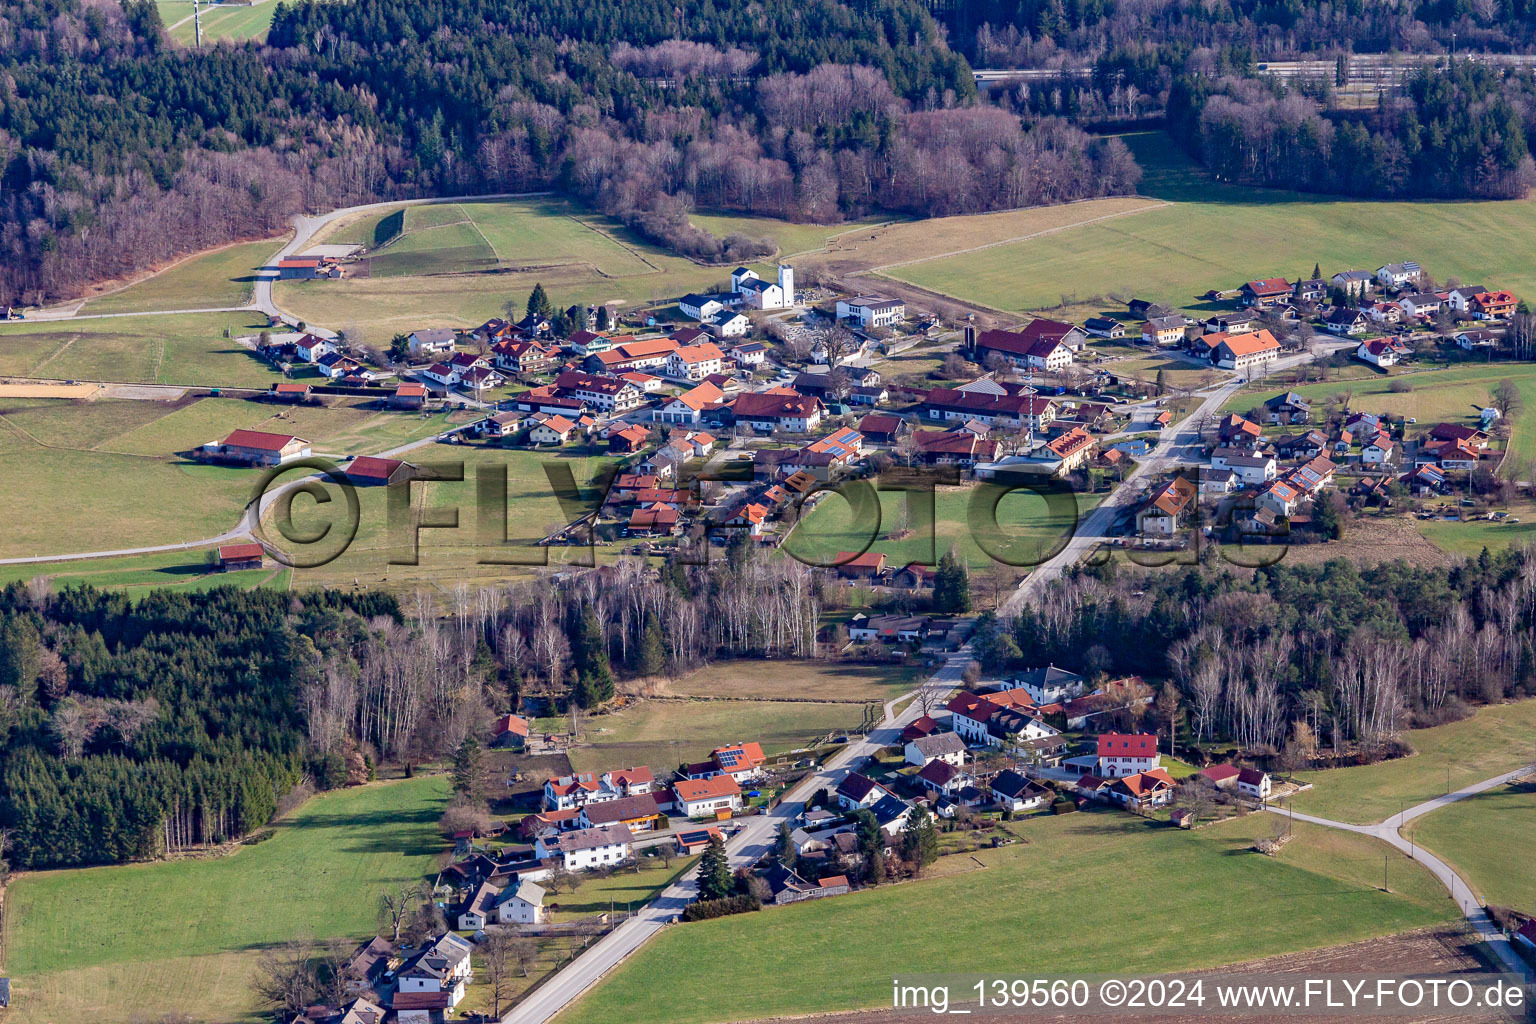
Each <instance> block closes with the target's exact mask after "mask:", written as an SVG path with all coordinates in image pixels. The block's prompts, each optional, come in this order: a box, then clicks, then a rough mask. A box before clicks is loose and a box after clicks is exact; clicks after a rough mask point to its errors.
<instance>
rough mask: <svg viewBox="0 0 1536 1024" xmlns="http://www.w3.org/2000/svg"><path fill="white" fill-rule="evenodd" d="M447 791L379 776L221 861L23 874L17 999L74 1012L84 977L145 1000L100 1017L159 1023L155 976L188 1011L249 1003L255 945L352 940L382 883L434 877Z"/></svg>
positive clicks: (16, 911) (32, 1007) (11, 899)
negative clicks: (52, 1001) (135, 1015)
mask: <svg viewBox="0 0 1536 1024" xmlns="http://www.w3.org/2000/svg"><path fill="white" fill-rule="evenodd" d="M447 792H448V787H447V783H446V781H445V780H444V779H443V778H441V777H423V778H417V779H412V780H408V781H404V782H392V783H376V784H373V785H370V786H366V787H363V788H359V789H351V790H345V791H341V792H338V793H332V794H327V795H323V796H319V797H316V798H315V799H313V800H311V801H309V802H308V803H306V804H304V805H303V806H302V807H300V808H299V809H298V810H297V811H295V812H294V813H293V814H291V815H290V816H289V817H288V818H286V819H284V820H283V821H282V822H280V823H278V824H277V825H276V826H275V827H274V828H273V830H272V836H271V838H269V839H267V840H266V841H265V842H260V843H257V844H255V845H251V846H246V847H241V848H240V849H239V850H238V852H236V853H234V854H231V855H229V856H226V857H218V858H213V859H208V860H184V861H174V862H161V863H155V864H142V865H129V866H123V867H108V868H90V869H85V870H75V871H47V872H40V873H36V874H31V875H26V876H24V877H22V878H20V879H18V880H16V881H15V882H13V883H12V885H11V886H10V888H9V890H8V893H7V900H6V915H5V925H6V950H7V959H6V968H7V970H8V972H9V973H10V974H11V975H12V976H13V978H14V984H15V986H16V999H15V1003H16V1005H18V1006H20V1005H23V1004H26V1005H28V1012H29V1013H30V1014H31V1015H32V1019H34V1020H38V1021H45V1020H66V1019H79V1018H77V1017H73V1016H71V1014H69V1013H67V1012H65V1008H66V1007H68V1006H70V1005H74V1003H72V1002H71V1001H72V1000H75V1001H78V1000H79V999H81V998H82V996H83V995H84V994H83V993H80V992H79V991H78V989H77V987H76V986H77V985H78V984H80V983H82V982H87V981H88V983H90V984H93V985H97V986H100V987H98V988H97V989H95V990H94V992H93V997H94V998H95V999H96V1000H97V1003H96V1005H95V1006H94V1007H92V1009H93V1010H96V1011H106V1010H108V1005H107V1004H108V1002H109V1000H108V998H107V993H110V992H117V993H130V992H142V994H143V998H144V999H145V1000H146V1005H143V1006H140V1007H137V1008H133V1007H113V1008H111V1010H110V1012H112V1013H114V1014H121V1016H113V1017H112V1018H110V1019H113V1020H128V1019H131V1011H133V1010H135V1009H136V1010H137V1011H138V1012H142V1013H144V1014H145V1017H144V1019H150V1018H151V1014H150V1013H149V1011H151V1010H153V1015H152V1016H153V1019H160V1015H161V1014H163V1013H164V1012H166V1011H168V1010H169V1009H171V1007H170V1006H168V1005H167V1003H166V1002H165V1001H160V1000H158V998H157V992H158V991H159V988H158V986H157V985H156V984H155V983H156V982H163V983H164V984H165V985H166V986H169V988H168V991H169V992H171V993H185V998H187V999H188V1000H189V1002H194V1003H195V1004H196V1005H195V1008H191V1007H189V1008H188V1010H187V1011H185V1012H189V1013H193V1014H195V1015H197V1016H198V1018H199V1019H209V1018H210V1017H212V1019H224V1018H223V1017H222V1016H219V1011H220V1010H221V1009H231V1008H235V1007H239V1006H242V1005H243V1006H244V1008H245V1009H247V1010H249V1009H250V1006H249V1003H248V1002H246V1001H245V999H246V992H245V988H244V985H245V979H248V978H249V976H250V974H249V971H250V968H251V966H252V965H253V962H254V958H253V951H257V950H260V949H261V948H262V947H264V946H267V945H270V944H273V943H279V942H283V941H285V940H287V939H289V938H292V937H294V936H308V937H312V938H315V939H325V938H333V937H335V938H346V939H361V938H363V937H365V936H367V935H370V934H372V933H373V930H374V928H375V924H376V910H377V907H378V894H379V891H380V890H381V889H382V888H383V887H384V886H385V885H388V884H390V883H394V882H401V881H414V880H415V879H418V878H420V877H422V876H424V875H426V874H429V873H431V871H432V866H433V862H434V860H435V858H436V856H437V854H438V853H439V852H440V851H441V850H442V849H443V841H442V839H441V837H440V836H439V834H438V831H437V827H436V822H437V818H438V816H439V815H440V814H441V810H442V805H443V804H444V802H445V801H446V800H447ZM189 969H193V970H194V972H195V973H193V974H192V976H191V979H189V978H188V977H186V976H185V974H184V972H186V971H187V970H189ZM192 979H195V980H196V982H197V984H196V985H195V987H194V986H193V985H192V984H190V983H189V982H190V981H191V980H192ZM34 996H36V997H37V998H38V999H41V1000H44V1001H45V1002H43V1003H41V1004H40V1003H38V1002H34V1001H33V997H34ZM49 998H56V999H57V1000H59V1003H58V1005H56V1006H53V1005H48V1004H47V1003H46V1000H47V999H49ZM205 1014H206V1015H207V1016H204V1015H205ZM94 1019H103V1020H105V1019H109V1018H106V1017H99V1018H94Z"/></svg>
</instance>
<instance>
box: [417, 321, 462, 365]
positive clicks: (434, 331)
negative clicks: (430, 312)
mask: <svg viewBox="0 0 1536 1024" xmlns="http://www.w3.org/2000/svg"><path fill="white" fill-rule="evenodd" d="M455 337H456V334H455V332H454V330H453V328H451V327H428V328H425V329H423V330H419V331H412V332H411V333H410V334H407V335H406V336H405V342H406V351H407V352H409V353H410V356H411V358H412V359H426V358H428V357H430V356H440V355H443V354H445V353H448V352H452V351H453V341H454V338H455Z"/></svg>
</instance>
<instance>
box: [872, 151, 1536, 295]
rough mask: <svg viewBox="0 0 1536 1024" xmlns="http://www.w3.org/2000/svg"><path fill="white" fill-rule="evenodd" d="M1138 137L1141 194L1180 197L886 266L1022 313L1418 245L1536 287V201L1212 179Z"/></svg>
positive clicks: (1442, 264)
mask: <svg viewBox="0 0 1536 1024" xmlns="http://www.w3.org/2000/svg"><path fill="white" fill-rule="evenodd" d="M1125 140H1126V142H1127V143H1128V144H1130V146H1131V148H1132V151H1133V152H1134V153H1135V155H1136V158H1137V160H1138V162H1139V163H1140V164H1141V166H1142V169H1143V171H1144V173H1145V176H1144V178H1143V181H1142V184H1141V187H1140V191H1141V192H1142V194H1144V195H1147V196H1151V197H1155V198H1159V199H1164V200H1167V201H1169V202H1171V203H1173V204H1174V205H1172V206H1168V207H1165V208H1162V209H1149V210H1146V211H1145V212H1140V213H1136V214H1134V215H1131V216H1123V217H1118V218H1115V219H1113V220H1108V221H1101V222H1099V223H1094V224H1088V225H1085V226H1082V227H1077V228H1073V229H1071V230H1068V231H1061V232H1058V233H1056V234H1053V235H1051V236H1049V237H1042V238H1037V239H1032V240H1029V241H1023V242H1017V243H1013V244H1010V245H1004V246H998V247H995V248H990V249H985V250H982V251H979V252H974V253H968V254H965V255H960V256H951V257H946V258H939V259H930V260H927V261H925V262H921V263H914V264H910V265H907V266H902V267H897V268H893V269H890V270H888V271H886V273H887V274H889V275H890V276H892V277H895V278H897V279H899V280H902V281H907V282H910V283H912V284H916V285H919V286H921V287H924V288H929V289H933V290H935V291H940V292H944V293H946V294H950V295H954V296H957V297H959V298H963V299H969V300H973V301H976V302H980V303H984V304H986V305H989V306H994V307H996V308H999V309H1004V310H1010V311H1021V312H1022V311H1025V310H1033V309H1041V308H1044V307H1048V306H1052V305H1055V304H1057V303H1059V302H1061V301H1062V300H1063V297H1064V296H1065V297H1069V298H1072V299H1074V300H1077V299H1086V298H1088V297H1089V296H1093V295H1105V294H1109V293H1111V292H1118V291H1125V292H1129V293H1134V294H1136V295H1139V296H1142V297H1145V298H1148V299H1154V300H1157V301H1161V302H1168V303H1173V304H1175V305H1178V306H1181V307H1184V308H1199V305H1198V303H1199V302H1200V300H1198V299H1197V298H1196V297H1197V296H1199V295H1201V294H1203V293H1204V292H1205V291H1206V290H1207V289H1210V288H1233V287H1236V286H1237V285H1238V284H1240V283H1242V282H1243V281H1248V280H1252V279H1254V278H1260V277H1270V276H1286V277H1291V278H1295V277H1296V276H1298V275H1302V276H1306V275H1308V274H1309V273H1310V272H1311V269H1312V265H1313V264H1314V263H1319V264H1321V265H1322V267H1323V270H1324V271H1325V272H1327V273H1334V272H1337V271H1340V270H1346V269H1350V268H1356V267H1357V268H1363V269H1370V270H1374V269H1375V268H1376V267H1378V266H1380V265H1381V264H1382V263H1385V262H1388V261H1389V260H1392V259H1410V258H1411V259H1415V260H1417V261H1418V262H1419V263H1421V264H1423V265H1424V267H1425V268H1426V269H1428V270H1429V272H1430V273H1431V274H1433V275H1434V276H1435V277H1436V278H1437V279H1440V280H1443V279H1444V278H1447V277H1450V276H1457V277H1460V278H1461V279H1462V280H1463V281H1474V280H1475V281H1478V282H1483V283H1486V284H1488V285H1489V286H1490V287H1493V286H1498V287H1504V288H1510V289H1513V290H1514V291H1515V292H1516V293H1517V294H1532V293H1536V200H1522V201H1515V202H1467V203H1383V202H1370V201H1362V200H1333V199H1328V198H1324V197H1318V196H1311V195H1305V196H1304V195H1299V194H1296V193H1290V192H1283V191H1278V190H1269V189H1254V188H1244V187H1241V186H1234V185H1226V184H1221V183H1216V182H1212V181H1210V180H1209V179H1208V178H1206V176H1205V175H1204V174H1203V173H1201V171H1200V169H1199V168H1198V167H1196V166H1195V165H1194V164H1193V163H1192V162H1191V161H1190V160H1189V159H1188V157H1187V156H1185V155H1184V154H1183V153H1182V152H1181V151H1179V150H1178V149H1177V148H1176V147H1175V146H1174V145H1173V143H1172V142H1171V141H1170V140H1169V139H1168V138H1167V136H1165V135H1163V134H1161V133H1143V134H1138V135H1131V136H1125ZM1079 205H1083V204H1079ZM1405 240H1411V246H1410V248H1411V250H1412V251H1411V252H1408V251H1405V250H1404V248H1403V247H1404V245H1405V244H1406V243H1405Z"/></svg>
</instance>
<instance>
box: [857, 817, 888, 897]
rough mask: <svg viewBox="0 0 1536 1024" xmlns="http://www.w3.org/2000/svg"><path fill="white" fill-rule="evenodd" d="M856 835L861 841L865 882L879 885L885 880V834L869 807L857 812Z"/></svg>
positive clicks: (860, 851)
mask: <svg viewBox="0 0 1536 1024" xmlns="http://www.w3.org/2000/svg"><path fill="white" fill-rule="evenodd" d="M854 818H855V819H856V824H855V833H856V834H857V836H858V840H859V853H861V854H863V856H864V880H865V881H867V882H869V883H870V884H871V885H878V884H879V883H880V882H881V881H882V880H884V878H885V833H884V832H882V831H881V830H880V821H879V819H878V818H876V817H875V815H874V812H873V811H871V810H869V809H868V808H867V807H866V808H863V809H862V810H859V811H857V812H855V814H854Z"/></svg>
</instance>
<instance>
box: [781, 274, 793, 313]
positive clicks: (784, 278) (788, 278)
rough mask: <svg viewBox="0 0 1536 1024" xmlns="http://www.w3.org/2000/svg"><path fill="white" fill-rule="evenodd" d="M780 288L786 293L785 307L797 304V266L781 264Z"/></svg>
mask: <svg viewBox="0 0 1536 1024" xmlns="http://www.w3.org/2000/svg"><path fill="white" fill-rule="evenodd" d="M779 289H780V290H781V291H782V292H783V293H784V308H785V309H788V308H789V307H791V306H793V305H794V304H795V268H794V267H792V266H790V265H789V264H788V263H780V264H779Z"/></svg>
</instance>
